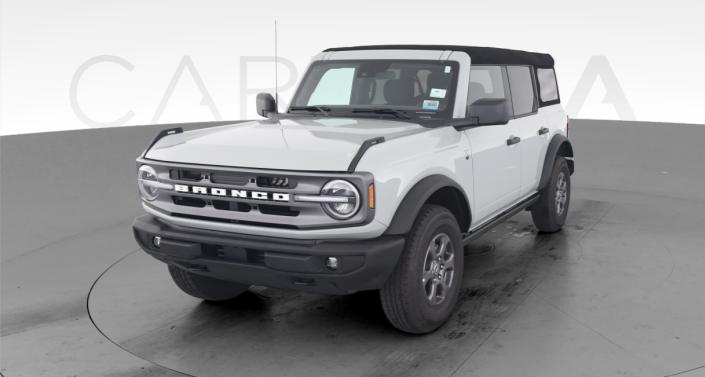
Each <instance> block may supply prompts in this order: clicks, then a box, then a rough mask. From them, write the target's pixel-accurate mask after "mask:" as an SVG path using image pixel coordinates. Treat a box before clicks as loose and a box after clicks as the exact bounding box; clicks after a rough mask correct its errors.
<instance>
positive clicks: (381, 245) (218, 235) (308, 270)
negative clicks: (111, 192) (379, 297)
mask: <svg viewBox="0 0 705 377" xmlns="http://www.w3.org/2000/svg"><path fill="white" fill-rule="evenodd" d="M132 229H133V231H134V234H135V239H136V240H137V242H138V243H139V245H140V247H142V249H143V250H144V251H145V252H147V253H148V254H150V255H151V256H153V257H155V258H156V259H158V260H160V261H162V262H165V263H168V264H172V265H176V266H178V267H180V268H184V269H186V270H188V271H190V272H193V273H197V274H202V275H205V276H210V277H213V278H216V279H221V280H226V281H232V282H238V283H243V284H249V285H261V286H267V287H277V288H290V289H298V290H304V291H310V292H319V293H326V294H348V293H353V292H356V291H364V290H373V289H379V288H381V287H382V285H383V284H384V282H385V281H386V280H387V278H388V277H389V275H390V274H391V273H392V270H393V269H394V267H395V266H396V263H397V260H398V259H399V256H400V255H401V252H402V249H403V248H404V238H403V237H402V236H389V237H379V238H374V239H367V240H345V241H343V240H340V241H338V240H298V239H287V238H275V237H265V236H252V235H246V234H235V233H226V232H218V231H210V230H203V229H193V228H184V227H178V226H174V225H170V224H167V223H165V222H162V221H160V220H158V219H157V218H155V217H154V216H151V215H145V216H142V217H138V218H137V219H135V221H134V222H133V224H132ZM155 236H159V237H161V242H160V246H159V247H156V246H155V245H154V242H153V239H154V237H155ZM328 257H336V258H338V260H339V267H338V268H337V269H336V270H330V269H328V268H327V267H326V266H325V261H326V258H328Z"/></svg>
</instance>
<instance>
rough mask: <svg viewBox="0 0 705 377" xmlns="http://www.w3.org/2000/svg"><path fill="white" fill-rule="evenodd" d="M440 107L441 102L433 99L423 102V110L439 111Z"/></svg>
mask: <svg viewBox="0 0 705 377" xmlns="http://www.w3.org/2000/svg"><path fill="white" fill-rule="evenodd" d="M439 105H440V102H439V101H436V100H432V99H427V100H425V101H423V109H424V110H438V106H439Z"/></svg>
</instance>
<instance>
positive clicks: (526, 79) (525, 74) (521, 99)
mask: <svg viewBox="0 0 705 377" xmlns="http://www.w3.org/2000/svg"><path fill="white" fill-rule="evenodd" d="M507 76H508V77H509V87H510V89H511V92H512V105H513V106H514V115H515V116H522V115H526V114H531V113H533V112H535V111H536V110H537V109H538V102H537V101H536V93H535V91H534V82H533V78H532V75H531V68H530V67H528V66H508V67H507Z"/></svg>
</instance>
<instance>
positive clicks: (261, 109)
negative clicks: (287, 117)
mask: <svg viewBox="0 0 705 377" xmlns="http://www.w3.org/2000/svg"><path fill="white" fill-rule="evenodd" d="M276 113H277V102H276V101H275V100H274V97H272V95H271V94H269V93H260V94H258V95H257V114H258V115H261V116H263V117H265V118H268V117H269V115H270V114H276Z"/></svg>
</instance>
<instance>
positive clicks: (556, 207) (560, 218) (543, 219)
mask: <svg viewBox="0 0 705 377" xmlns="http://www.w3.org/2000/svg"><path fill="white" fill-rule="evenodd" d="M569 204H570V169H569V168H568V162H567V161H566V160H565V159H564V158H563V157H558V158H557V159H556V162H555V163H554V164H553V172H552V174H551V179H550V180H549V182H548V184H547V185H546V187H544V188H543V189H542V190H541V194H540V196H539V200H538V201H537V202H536V203H534V205H533V206H532V207H531V218H532V219H533V220H534V225H536V228H538V230H540V231H541V232H546V233H553V232H557V231H559V230H561V228H562V227H563V224H565V219H566V216H567V215H568V205H569Z"/></svg>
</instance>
